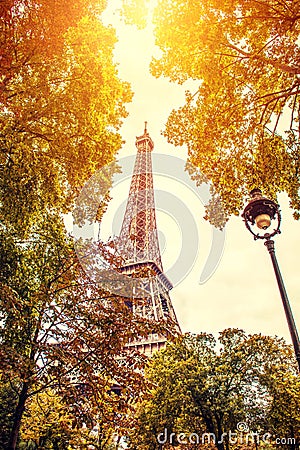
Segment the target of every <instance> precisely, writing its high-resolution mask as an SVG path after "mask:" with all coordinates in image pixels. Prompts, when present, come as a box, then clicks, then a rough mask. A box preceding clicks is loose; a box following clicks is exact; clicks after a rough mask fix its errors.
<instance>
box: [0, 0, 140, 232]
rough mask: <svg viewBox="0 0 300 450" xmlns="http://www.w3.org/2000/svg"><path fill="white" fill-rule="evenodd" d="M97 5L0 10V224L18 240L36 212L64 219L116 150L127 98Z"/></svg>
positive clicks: (5, 6) (42, 4)
mask: <svg viewBox="0 0 300 450" xmlns="http://www.w3.org/2000/svg"><path fill="white" fill-rule="evenodd" d="M97 5H98V6H97ZM104 6H105V2H96V1H93V0H90V1H88V0H76V1H75V2H72V5H71V4H70V2H69V1H66V0H60V1H59V2H57V1H53V2H52V1H39V2H27V1H23V2H17V1H16V2H14V1H11V2H10V1H6V2H2V3H1V8H2V11H3V14H2V15H1V25H2V31H3V33H2V34H1V39H2V46H1V48H2V55H1V64H0V79H1V83H2V89H1V98H0V140H1V152H0V168H1V185H0V195H1V197H0V199H1V210H0V218H1V220H3V221H4V220H5V221H6V223H7V222H8V220H9V221H10V224H11V225H13V226H14V227H15V232H17V231H16V230H18V233H21V235H22V236H23V235H24V233H27V232H28V230H30V226H31V224H32V223H33V222H34V220H35V219H36V218H38V217H39V214H40V212H41V211H44V210H45V209H47V208H48V209H53V208H55V210H56V211H57V212H58V211H60V212H63V213H66V212H68V211H70V210H71V209H72V205H73V202H74V198H76V196H77V194H78V192H79V190H80V188H81V187H82V186H83V184H84V183H85V181H86V180H87V179H88V178H89V177H90V176H91V174H92V173H93V172H94V171H95V170H97V169H98V168H101V167H102V166H105V165H106V164H108V163H110V162H111V161H112V160H113V159H114V155H115V154H116V152H117V151H118V150H119V148H120V146H121V143H122V140H121V137H120V135H119V134H118V129H119V128H120V125H121V123H122V119H123V118H124V117H126V115H127V112H126V110H125V108H124V104H125V103H126V102H129V101H130V100H131V97H132V93H131V91H130V88H129V85H128V83H126V82H121V81H120V80H119V78H118V76H117V70H116V66H115V64H114V63H113V61H112V58H113V48H114V44H115V42H116V36H115V33H114V31H113V29H112V28H107V27H105V26H104V25H103V24H102V23H101V16H100V14H101V12H102V10H103V8H104ZM12 205H13V206H12ZM4 218H5V219H4Z"/></svg>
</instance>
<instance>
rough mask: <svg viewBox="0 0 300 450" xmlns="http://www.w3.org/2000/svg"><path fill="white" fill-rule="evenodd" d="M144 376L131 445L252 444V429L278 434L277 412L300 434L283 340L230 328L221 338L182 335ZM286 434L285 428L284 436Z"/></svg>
mask: <svg viewBox="0 0 300 450" xmlns="http://www.w3.org/2000/svg"><path fill="white" fill-rule="evenodd" d="M146 374H147V377H148V379H149V381H150V383H151V384H152V390H151V392H150V394H149V398H148V399H147V400H145V401H144V402H143V403H142V404H141V406H140V409H139V417H138V418H139V423H138V427H137V429H136V430H134V432H133V433H132V436H131V441H130V442H131V443H130V448H134V449H141V450H142V449H144V448H145V449H146V448H150V449H153V450H154V449H159V448H161V447H160V445H162V444H163V446H164V448H166V449H167V448H173V447H174V446H176V445H179V446H180V444H181V445H182V446H183V447H182V448H185V446H186V445H188V444H190V445H192V444H193V448H201V446H203V444H204V443H211V444H212V443H215V444H216V446H217V447H218V449H220V450H222V449H224V448H225V449H229V448H231V447H232V444H233V441H234V439H235V440H236V439H238V441H239V443H240V440H241V439H243V442H242V443H244V444H247V443H249V444H254V443H255V436H257V433H258V436H260V438H262V437H263V435H264V433H267V432H268V433H270V436H271V434H272V433H274V435H275V436H277V437H279V436H280V433H279V430H278V429H277V430H276V425H278V423H279V420H278V417H279V416H280V420H282V421H283V422H284V423H285V424H287V423H288V422H289V420H291V423H290V425H291V426H293V427H294V428H293V429H294V430H297V433H298V424H299V418H300V417H299V410H297V409H296V407H297V406H296V404H297V401H298V400H299V398H298V400H297V394H296V395H295V394H294V393H295V391H296V390H297V388H296V387H295V382H296V383H297V385H298V381H297V372H296V365H295V361H294V358H293V356H292V350H291V348H290V347H289V346H287V345H286V344H285V343H284V341H283V340H282V339H278V338H271V337H267V336H261V335H252V336H251V335H249V336H247V335H246V334H245V333H244V332H243V331H241V330H235V329H233V330H232V329H228V330H225V331H223V332H222V333H220V337H219V342H218V343H217V341H216V340H215V338H214V337H213V336H212V335H210V334H206V333H203V334H200V335H197V336H196V335H191V334H187V335H184V336H181V337H179V338H178V340H177V342H175V343H172V344H169V345H168V346H167V348H166V349H164V350H163V351H161V352H159V353H158V354H156V355H155V356H154V357H153V358H152V360H151V361H150V363H149V366H148V368H147V372H146ZM283 384H284V386H285V391H286V393H288V392H290V393H291V394H290V395H292V397H293V399H294V400H293V401H294V402H295V409H294V406H293V414H292V415H290V414H289V413H288V411H287V410H286V409H282V408H280V407H279V404H280V403H281V402H283V404H284V403H285V402H286V400H285V398H286V397H285V396H284V395H281V394H280V395H278V393H279V392H280V386H281V389H282V386H283ZM278 407H279V408H278ZM275 412H276V414H277V422H276V420H275V416H274V414H275ZM238 424H244V428H243V429H241V426H239V425H238ZM282 430H283V428H281V429H280V432H282ZM243 431H244V432H245V433H243ZM289 433H290V428H289V429H288V430H287V429H286V431H285V434H284V435H283V436H286V434H289ZM297 433H296V434H297ZM247 436H248V437H247ZM289 437H292V436H291V434H289ZM246 439H248V441H247V440H246ZM269 440H270V441H271V443H272V438H271V437H270V438H269ZM268 443H270V442H268ZM196 444H197V445H196ZM291 448H293V447H292V446H291Z"/></svg>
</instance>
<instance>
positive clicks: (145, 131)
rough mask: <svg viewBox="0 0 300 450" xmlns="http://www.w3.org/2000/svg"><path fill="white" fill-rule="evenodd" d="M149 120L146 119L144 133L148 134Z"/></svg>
mask: <svg viewBox="0 0 300 450" xmlns="http://www.w3.org/2000/svg"><path fill="white" fill-rule="evenodd" d="M147 123H148V122H147V121H145V129H144V134H147Z"/></svg>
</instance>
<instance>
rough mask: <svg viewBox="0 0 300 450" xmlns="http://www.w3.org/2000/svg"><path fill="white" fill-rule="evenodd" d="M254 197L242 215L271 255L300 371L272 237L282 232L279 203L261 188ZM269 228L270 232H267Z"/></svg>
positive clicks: (298, 344) (299, 348)
mask: <svg viewBox="0 0 300 450" xmlns="http://www.w3.org/2000/svg"><path fill="white" fill-rule="evenodd" d="M250 195H251V197H252V199H251V200H250V202H249V203H248V205H247V206H246V208H245V209H244V212H243V214H242V217H243V219H244V222H245V224H246V227H247V229H248V230H249V231H250V233H251V234H252V235H253V237H254V239H255V240H257V239H264V240H265V242H264V244H265V246H266V247H267V249H268V251H269V254H270V256H271V260H272V264H273V268H274V272H275V275H276V279H277V283H278V287H279V291H280V295H281V299H282V303H283V308H284V311H285V315H286V320H287V323H288V326H289V330H290V334H291V338H292V342H293V345H294V350H295V355H296V360H297V363H298V366H299V371H300V341H299V336H298V332H297V328H296V324H295V321H294V318H293V313H292V310H291V307H290V303H289V299H288V296H287V293H286V290H285V287H284V283H283V279H282V276H281V273H280V269H279V265H278V262H277V258H276V255H275V247H274V241H273V240H272V239H271V238H272V237H273V236H275V235H276V234H279V233H280V222H281V215H280V210H279V205H277V204H276V203H275V202H273V200H269V199H268V198H265V197H263V196H262V193H261V190H260V189H253V190H252V191H251V192H250ZM266 230H268V232H266Z"/></svg>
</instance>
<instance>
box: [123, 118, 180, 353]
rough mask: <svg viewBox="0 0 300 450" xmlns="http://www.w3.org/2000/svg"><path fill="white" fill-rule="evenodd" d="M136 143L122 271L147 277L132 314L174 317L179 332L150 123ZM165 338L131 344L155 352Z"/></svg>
mask: <svg viewBox="0 0 300 450" xmlns="http://www.w3.org/2000/svg"><path fill="white" fill-rule="evenodd" d="M135 145H136V147H137V156H136V160H135V165H134V170H133V175H132V180H131V185H130V191H129V197H128V201H127V206H126V211H125V215H124V219H123V223H122V227H121V231H120V236H119V238H118V245H117V246H118V253H120V254H121V255H122V259H123V261H124V263H123V265H122V267H120V271H121V272H122V273H124V274H126V275H128V276H130V277H132V276H135V277H136V276H139V273H140V274H141V275H140V276H141V277H143V280H145V292H146V293H147V295H146V296H145V298H144V299H143V301H141V302H138V301H135V302H134V303H133V306H132V308H133V313H135V314H139V315H141V316H143V317H145V318H147V319H152V320H155V321H160V320H170V319H171V320H172V322H173V324H174V325H175V329H176V330H177V332H179V333H180V326H179V323H178V321H177V318H176V314H175V311H174V308H173V305H172V302H171V299H170V295H169V291H170V290H171V289H172V287H173V285H172V283H171V282H170V281H169V280H168V278H167V277H166V276H165V275H164V273H163V266H162V261H161V254H160V248H159V241H158V232H157V225H156V214H155V202H154V191H153V175H152V158H151V152H152V150H153V148H154V144H153V141H152V139H151V138H150V136H149V133H148V132H147V122H145V130H144V134H143V135H142V136H139V137H137V138H136V142H135ZM145 274H147V275H146V277H145ZM166 340H167V339H166V337H164V336H159V335H157V334H152V335H150V336H148V338H147V339H141V340H139V341H135V342H133V343H131V344H130V345H132V346H135V347H136V348H138V350H139V351H142V352H143V353H145V354H152V353H153V352H154V351H156V350H159V349H160V348H162V347H164V346H165V343H166Z"/></svg>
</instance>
